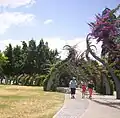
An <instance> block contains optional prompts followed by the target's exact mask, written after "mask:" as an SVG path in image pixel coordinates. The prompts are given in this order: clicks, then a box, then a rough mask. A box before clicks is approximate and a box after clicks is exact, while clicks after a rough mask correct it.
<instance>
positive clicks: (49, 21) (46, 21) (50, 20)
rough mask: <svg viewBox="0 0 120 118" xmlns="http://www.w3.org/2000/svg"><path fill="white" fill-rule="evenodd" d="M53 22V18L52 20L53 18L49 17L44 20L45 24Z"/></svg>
mask: <svg viewBox="0 0 120 118" xmlns="http://www.w3.org/2000/svg"><path fill="white" fill-rule="evenodd" d="M51 23H53V20H52V19H48V20H45V21H44V24H45V25H48V24H51Z"/></svg>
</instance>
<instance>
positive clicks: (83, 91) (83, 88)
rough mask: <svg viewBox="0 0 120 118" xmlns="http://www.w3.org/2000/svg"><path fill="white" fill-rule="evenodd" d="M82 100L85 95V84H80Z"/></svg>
mask: <svg viewBox="0 0 120 118" xmlns="http://www.w3.org/2000/svg"><path fill="white" fill-rule="evenodd" d="M81 88H82V98H85V93H86V83H85V82H83V83H82V87H81Z"/></svg>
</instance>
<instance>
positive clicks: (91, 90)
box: [88, 81, 94, 98]
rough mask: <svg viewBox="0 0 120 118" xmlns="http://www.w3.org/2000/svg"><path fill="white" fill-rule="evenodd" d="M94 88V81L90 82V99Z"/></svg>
mask: <svg viewBox="0 0 120 118" xmlns="http://www.w3.org/2000/svg"><path fill="white" fill-rule="evenodd" d="M93 87H94V84H93V81H90V82H89V83H88V91H89V98H92V93H93Z"/></svg>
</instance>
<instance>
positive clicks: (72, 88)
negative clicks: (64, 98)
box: [69, 77, 77, 99]
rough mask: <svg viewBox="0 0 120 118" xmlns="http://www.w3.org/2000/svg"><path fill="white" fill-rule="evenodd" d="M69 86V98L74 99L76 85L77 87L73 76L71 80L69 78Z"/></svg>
mask: <svg viewBox="0 0 120 118" xmlns="http://www.w3.org/2000/svg"><path fill="white" fill-rule="evenodd" d="M69 87H70V89H71V99H74V98H75V94H76V87H77V82H76V78H75V77H73V78H72V80H70V82H69Z"/></svg>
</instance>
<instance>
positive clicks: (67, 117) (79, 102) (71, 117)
mask: <svg viewBox="0 0 120 118" xmlns="http://www.w3.org/2000/svg"><path fill="white" fill-rule="evenodd" d="M88 104H89V102H88V100H87V99H81V93H80V92H79V90H77V91H76V99H70V94H66V95H65V102H64V105H63V107H62V108H61V110H60V111H59V112H58V113H57V114H56V115H55V116H54V117H53V118H79V116H81V115H82V114H83V113H84V112H85V110H86V109H87V107H88Z"/></svg>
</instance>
